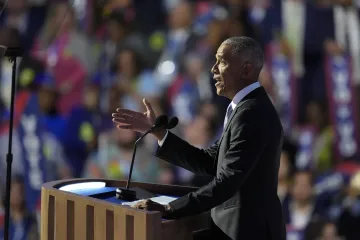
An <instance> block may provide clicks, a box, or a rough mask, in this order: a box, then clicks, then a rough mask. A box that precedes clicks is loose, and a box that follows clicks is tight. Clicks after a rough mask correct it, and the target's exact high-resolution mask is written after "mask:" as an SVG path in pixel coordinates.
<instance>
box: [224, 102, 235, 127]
mask: <svg viewBox="0 0 360 240" xmlns="http://www.w3.org/2000/svg"><path fill="white" fill-rule="evenodd" d="M232 112H233V108H232V106H231V103H230V104H229V106H228V108H227V110H226V116H225V121H224V127H225V126H226V124H227V122H228V120H229V118H230V116H231V113H232Z"/></svg>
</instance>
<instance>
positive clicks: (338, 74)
mask: <svg viewBox="0 0 360 240" xmlns="http://www.w3.org/2000/svg"><path fill="white" fill-rule="evenodd" d="M350 66H351V63H350V58H349V57H347V56H328V57H327V60H326V70H327V74H326V75H327V79H326V88H327V92H328V97H329V99H328V100H329V103H330V118H331V121H332V124H333V126H335V134H336V151H337V155H338V157H339V158H341V159H348V158H352V157H355V156H357V154H358V153H359V141H358V140H359V135H358V129H357V116H356V109H357V107H356V100H355V97H354V92H353V87H352V83H351V81H352V76H351V69H350Z"/></svg>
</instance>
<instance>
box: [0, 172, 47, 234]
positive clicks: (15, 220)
mask: <svg viewBox="0 0 360 240" xmlns="http://www.w3.org/2000/svg"><path fill="white" fill-rule="evenodd" d="M24 191H25V187H24V179H23V178H22V177H20V176H15V177H13V180H12V182H11V198H10V208H11V211H10V214H11V216H10V228H9V235H10V238H9V239H27V240H38V239H40V235H39V231H38V230H39V228H38V225H37V220H36V216H35V215H34V214H33V213H32V212H31V210H29V209H27V208H26V203H25V202H26V199H25V196H26V195H24ZM3 196H5V194H4V195H3ZM2 202H3V204H4V205H5V198H2ZM1 218H2V219H4V215H1V213H0V219H1ZM1 223H4V221H2V220H0V238H3V237H4V235H3V234H4V233H3V230H4V229H3V227H4V225H3V224H1Z"/></svg>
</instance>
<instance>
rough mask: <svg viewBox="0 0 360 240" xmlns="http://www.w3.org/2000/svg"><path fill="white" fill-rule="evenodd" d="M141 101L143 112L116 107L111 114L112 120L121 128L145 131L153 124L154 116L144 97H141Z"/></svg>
mask: <svg viewBox="0 0 360 240" xmlns="http://www.w3.org/2000/svg"><path fill="white" fill-rule="evenodd" d="M143 103H144V105H145V107H146V112H144V113H140V112H136V111H132V110H129V109H124V108H118V109H116V113H113V114H112V117H113V122H114V123H116V124H117V127H118V128H121V129H129V130H133V131H135V132H140V133H144V132H146V131H147V130H149V129H150V128H151V127H152V126H153V125H154V123H155V119H156V116H155V112H154V110H153V108H152V106H151V104H150V103H149V102H148V101H147V100H146V99H143Z"/></svg>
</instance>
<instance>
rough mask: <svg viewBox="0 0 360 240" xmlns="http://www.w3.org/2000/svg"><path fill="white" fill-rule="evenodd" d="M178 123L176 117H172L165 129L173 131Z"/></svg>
mask: <svg viewBox="0 0 360 240" xmlns="http://www.w3.org/2000/svg"><path fill="white" fill-rule="evenodd" d="M178 123H179V119H178V118H177V117H172V118H171V119H170V121H169V123H168V124H167V126H166V129H173V128H174V127H176V126H177V125H178Z"/></svg>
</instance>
